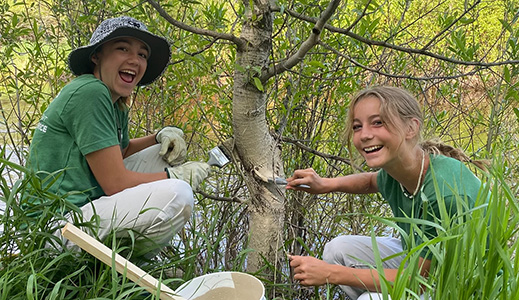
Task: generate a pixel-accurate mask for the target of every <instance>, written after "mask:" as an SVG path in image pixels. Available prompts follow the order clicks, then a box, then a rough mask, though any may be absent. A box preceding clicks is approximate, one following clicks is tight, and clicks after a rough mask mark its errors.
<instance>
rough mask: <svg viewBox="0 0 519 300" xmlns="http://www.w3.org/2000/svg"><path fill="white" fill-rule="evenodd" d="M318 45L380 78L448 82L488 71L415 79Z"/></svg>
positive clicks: (478, 68) (477, 69) (323, 45)
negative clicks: (376, 67)
mask: <svg viewBox="0 0 519 300" xmlns="http://www.w3.org/2000/svg"><path fill="white" fill-rule="evenodd" d="M319 45H320V46H322V47H323V48H325V49H328V50H330V51H331V52H333V53H335V54H336V55H338V56H341V57H344V58H345V59H347V60H349V61H350V62H351V63H352V64H354V65H356V66H357V67H360V68H362V69H364V70H367V71H370V72H373V73H377V74H380V75H382V76H386V77H390V78H399V79H412V80H422V81H429V80H449V79H456V78H460V77H464V76H469V75H474V74H476V73H477V72H480V71H481V70H483V69H488V68H487V67H480V66H476V68H475V69H474V70H472V71H470V72H467V73H462V74H458V75H452V76H428V77H415V76H410V75H396V74H391V73H387V72H383V71H380V70H378V69H373V68H370V67H368V66H366V65H363V64H361V63H359V62H358V61H356V60H355V59H353V58H351V57H350V56H348V55H346V54H344V53H341V52H339V51H338V50H337V49H335V48H333V47H331V46H330V45H328V44H326V43H324V42H323V41H319Z"/></svg>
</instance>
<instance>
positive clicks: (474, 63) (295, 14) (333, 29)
mask: <svg viewBox="0 0 519 300" xmlns="http://www.w3.org/2000/svg"><path fill="white" fill-rule="evenodd" d="M285 11H286V12H287V13H288V14H289V15H291V16H292V17H294V18H297V19H300V20H303V21H306V22H310V23H314V24H316V23H317V22H318V21H319V19H316V18H313V17H309V16H305V15H302V14H300V13H298V12H296V11H294V10H291V9H285ZM324 28H326V29H327V30H329V31H330V32H335V33H340V34H344V35H346V36H349V37H351V38H353V39H355V40H357V41H360V42H362V43H364V44H366V45H370V46H380V47H385V48H388V49H393V50H397V51H401V52H405V53H410V54H419V55H424V56H429V57H432V58H435V59H438V60H442V61H445V62H450V63H453V64H458V65H465V66H479V67H484V68H490V67H496V66H502V65H511V64H519V60H507V61H500V62H493V63H485V62H478V61H463V60H459V59H454V58H449V57H446V56H443V55H439V54H436V53H432V52H430V51H427V50H425V49H414V48H406V47H402V46H398V45H395V44H391V43H387V42H385V41H376V40H370V39H367V38H365V37H363V36H360V35H358V34H355V33H353V32H351V31H350V30H348V29H343V28H338V27H334V26H331V25H328V24H325V25H324Z"/></svg>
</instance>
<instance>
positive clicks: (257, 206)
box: [233, 0, 285, 273]
mask: <svg viewBox="0 0 519 300" xmlns="http://www.w3.org/2000/svg"><path fill="white" fill-rule="evenodd" d="M243 4H244V6H245V7H246V18H245V20H244V24H243V28H242V33H241V39H242V40H244V41H245V46H244V47H242V48H238V53H237V61H236V62H237V64H238V65H239V66H241V68H239V69H240V70H241V71H236V73H235V77H234V95H233V97H234V99H233V126H234V134H235V135H234V143H235V144H234V146H235V151H236V152H237V154H238V156H239V158H240V160H241V162H242V164H243V167H244V171H245V176H246V177H247V178H246V181H247V185H248V189H249V192H250V197H251V200H250V203H249V212H250V223H249V225H250V242H249V247H250V248H252V249H254V252H252V254H251V255H250V256H249V258H248V261H247V271H248V272H251V273H254V272H257V271H259V270H261V269H262V268H263V266H265V261H264V259H266V260H268V262H269V263H271V264H272V263H274V265H275V258H276V257H278V253H277V252H278V250H279V249H281V246H282V232H283V216H284V198H285V197H284V189H283V188H278V187H277V186H276V185H275V184H274V183H271V182H269V179H273V178H274V177H275V176H284V173H283V164H282V163H281V159H280V157H281V152H280V148H279V147H278V145H277V144H276V141H275V140H274V138H273V137H272V136H271V134H270V133H269V128H268V126H267V120H266V114H265V109H266V105H265V103H266V99H267V94H266V93H265V92H264V91H261V90H260V89H259V88H258V86H257V85H255V84H254V79H253V77H259V76H260V72H261V70H265V69H266V68H268V63H269V55H270V53H271V48H272V41H271V38H272V14H271V11H270V7H269V2H268V0H255V1H253V6H252V7H251V6H250V5H249V1H244V2H243Z"/></svg>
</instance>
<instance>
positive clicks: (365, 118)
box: [353, 96, 402, 168]
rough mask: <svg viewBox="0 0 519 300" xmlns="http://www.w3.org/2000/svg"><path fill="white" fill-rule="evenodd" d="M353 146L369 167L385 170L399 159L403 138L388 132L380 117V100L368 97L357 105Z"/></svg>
mask: <svg viewBox="0 0 519 300" xmlns="http://www.w3.org/2000/svg"><path fill="white" fill-rule="evenodd" d="M353 109H354V113H353V115H354V119H353V144H354V146H355V148H357V150H358V151H359V152H360V153H361V154H362V156H363V157H364V159H365V160H366V163H367V164H368V166H370V167H372V168H383V167H387V166H389V165H391V163H392V162H394V161H395V159H397V158H398V150H399V148H400V145H401V144H402V138H401V137H400V136H399V135H397V134H395V133H392V132H390V131H389V130H388V128H387V125H386V124H385V123H384V121H383V120H382V117H381V116H380V100H379V99H378V98H376V97H372V96H370V97H367V98H364V99H362V100H360V101H359V102H357V104H356V105H355V107H354V108H353Z"/></svg>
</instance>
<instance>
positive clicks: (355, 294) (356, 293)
mask: <svg viewBox="0 0 519 300" xmlns="http://www.w3.org/2000/svg"><path fill="white" fill-rule="evenodd" d="M376 242H377V247H378V251H379V253H380V256H381V258H382V259H383V258H385V257H388V256H391V255H394V254H397V253H401V252H402V243H401V242H400V240H399V239H395V238H390V237H377V238H376ZM403 259H404V256H396V257H394V258H392V259H389V260H386V261H383V262H382V265H383V267H384V268H387V269H398V267H399V266H400V264H401V263H402V260H403ZM323 260H324V261H326V262H327V263H330V264H336V265H343V266H347V267H351V268H359V269H369V268H371V267H373V266H375V265H376V262H375V254H374V252H373V244H372V241H371V237H369V236H359V235H344V236H339V237H336V238H335V239H333V240H331V241H330V242H329V243H327V244H326V245H325V246H324V252H323ZM340 287H341V289H342V290H343V291H344V292H345V293H346V294H347V295H348V297H349V298H351V299H359V300H367V299H373V300H379V299H384V298H383V297H382V294H379V293H370V292H368V291H366V289H360V288H356V287H351V286H347V285H341V286H340ZM370 297H371V298H370ZM389 299H391V298H389Z"/></svg>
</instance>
